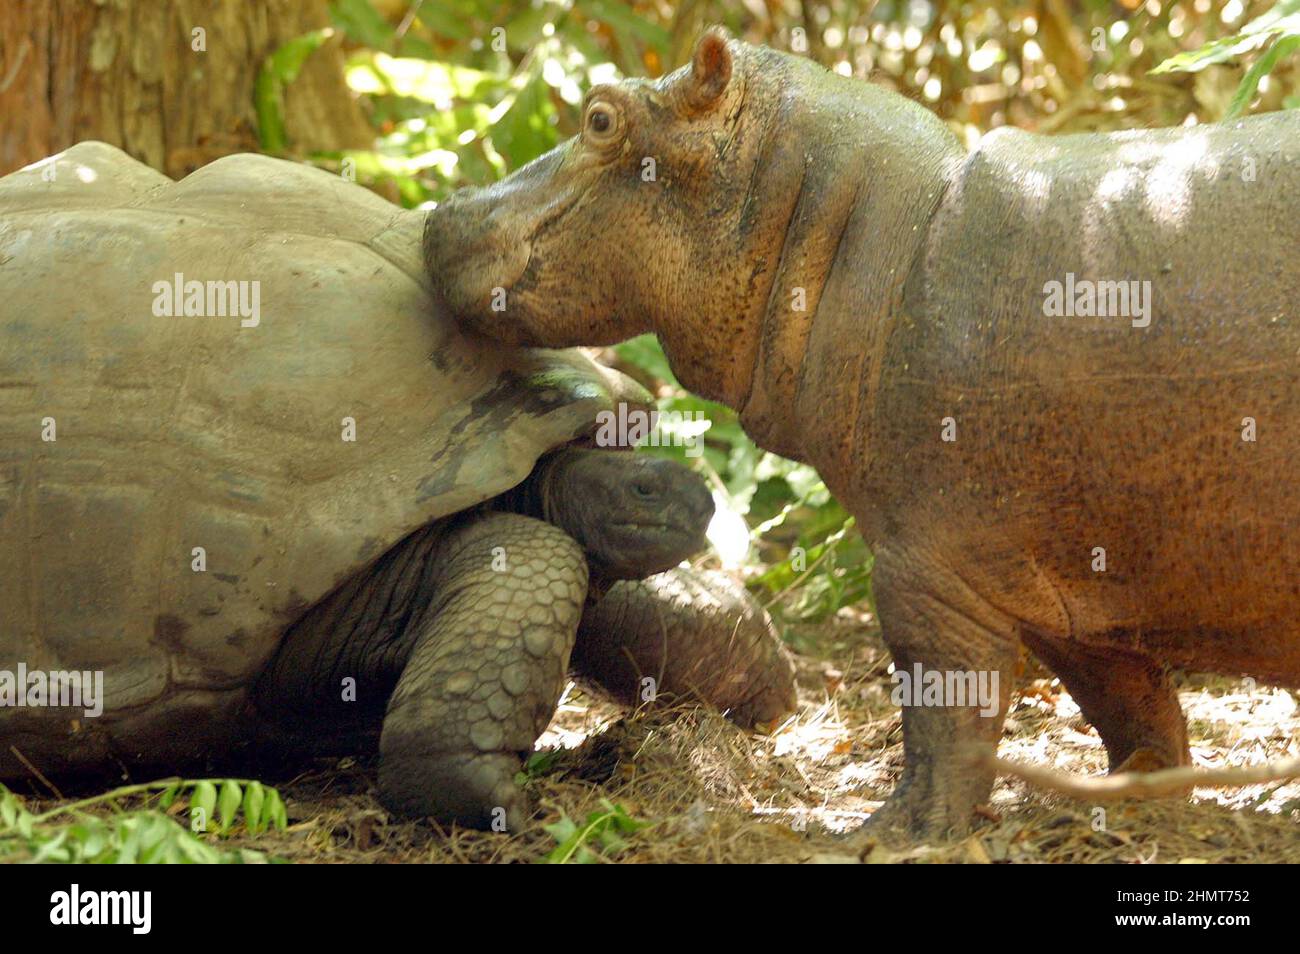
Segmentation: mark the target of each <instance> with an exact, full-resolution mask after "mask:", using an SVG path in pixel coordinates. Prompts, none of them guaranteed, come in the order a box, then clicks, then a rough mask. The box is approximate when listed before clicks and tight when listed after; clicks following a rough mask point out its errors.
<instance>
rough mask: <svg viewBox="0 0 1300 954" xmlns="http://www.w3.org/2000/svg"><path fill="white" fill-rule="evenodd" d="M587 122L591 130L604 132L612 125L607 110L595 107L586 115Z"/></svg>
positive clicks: (612, 122) (612, 121)
mask: <svg viewBox="0 0 1300 954" xmlns="http://www.w3.org/2000/svg"><path fill="white" fill-rule="evenodd" d="M587 124H588V125H590V126H591V131H592V132H594V133H605V132H609V129H610V127H611V126H613V125H614V120H613V119H612V118H611V117H610V115H609V113H608V112H607V111H605V110H603V109H600V108H599V107H597V108H596V109H593V110H592V111H591V115H590V116H588V117H587Z"/></svg>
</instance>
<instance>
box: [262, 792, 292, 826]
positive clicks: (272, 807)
mask: <svg viewBox="0 0 1300 954" xmlns="http://www.w3.org/2000/svg"><path fill="white" fill-rule="evenodd" d="M264 811H265V812H266V817H267V818H269V819H270V820H271V824H273V825H274V826H275V827H276V828H277V829H279V830H280V831H284V829H286V828H288V827H289V816H288V814H287V813H286V812H285V809H284V802H283V800H281V798H280V793H279V792H278V791H276V790H275V789H273V788H268V789H267V790H266V807H265V809H264Z"/></svg>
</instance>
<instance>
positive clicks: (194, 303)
mask: <svg viewBox="0 0 1300 954" xmlns="http://www.w3.org/2000/svg"><path fill="white" fill-rule="evenodd" d="M152 291H153V293H154V299H153V313H154V314H155V315H156V316H158V317H159V318H182V317H184V318H226V317H231V318H236V317H237V318H239V319H240V321H239V327H241V328H256V327H257V326H258V324H260V323H261V321H262V283H261V282H260V281H256V280H254V281H224V282H223V281H206V282H201V281H198V280H195V279H191V280H190V281H186V280H185V276H184V275H183V274H181V273H180V272H177V273H176V274H175V275H173V276H172V280H171V281H157V282H154V283H153V286H152Z"/></svg>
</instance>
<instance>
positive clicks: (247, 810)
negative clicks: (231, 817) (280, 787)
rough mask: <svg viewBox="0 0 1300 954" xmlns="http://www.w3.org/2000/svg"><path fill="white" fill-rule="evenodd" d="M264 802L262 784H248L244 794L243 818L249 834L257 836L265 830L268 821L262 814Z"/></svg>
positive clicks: (264, 792)
mask: <svg viewBox="0 0 1300 954" xmlns="http://www.w3.org/2000/svg"><path fill="white" fill-rule="evenodd" d="M265 801H266V790H265V789H263V788H262V783H261V782H249V783H248V789H247V791H245V792H244V818H245V821H246V823H247V825H248V830H249V832H250V833H251V834H254V835H259V834H261V833H262V832H263V831H265V830H266V823H267V821H268V819H267V818H266V817H265V816H263V814H262V807H263V803H264V802H265Z"/></svg>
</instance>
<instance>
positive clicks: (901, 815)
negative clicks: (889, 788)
mask: <svg viewBox="0 0 1300 954" xmlns="http://www.w3.org/2000/svg"><path fill="white" fill-rule="evenodd" d="M992 786H993V776H992V774H991V772H989V771H986V770H983V769H980V768H977V767H974V766H971V767H967V766H964V765H963V766H961V767H960V770H958V766H957V764H956V762H955V760H954V761H952V762H951V763H949V764H945V763H940V762H937V761H931V762H926V763H923V764H921V765H918V766H917V767H916V768H915V769H913V768H912V767H911V766H909V767H908V768H907V769H906V770H904V773H903V778H902V780H901V781H900V782H899V783H898V787H897V788H896V789H895V790H894V793H893V794H892V795H891V796H890V797H889V800H888V801H887V802H885V804H884V805H882V806H881V807H880V808H878V809H877V810H876V811H875V813H874V814H873V815H872V816H871V818H870V819H869V820H868V821H867V823H866V825H865V826H863V828H862V830H861V832H860V833H859V836H858V837H859V840H860V841H862V842H863V844H864V845H865V843H867V842H874V841H884V842H886V843H897V842H900V841H941V840H944V839H949V838H960V837H962V836H964V835H966V834H968V833H969V832H970V830H971V829H972V828H973V827H974V826H975V824H976V823H977V822H978V820H979V816H978V815H977V813H976V808H977V806H979V805H982V804H983V803H984V802H986V801H987V800H988V795H989V792H990V791H991V790H992Z"/></svg>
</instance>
